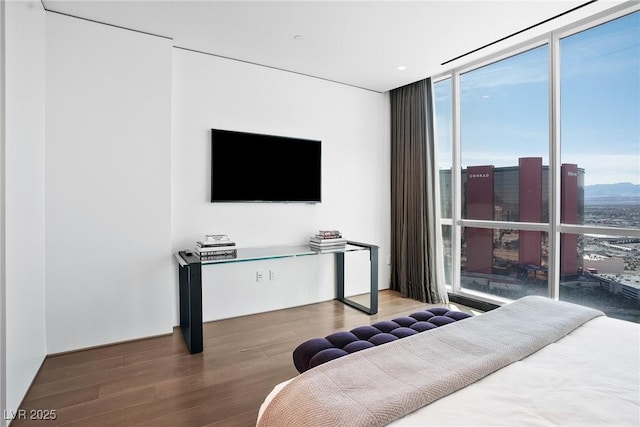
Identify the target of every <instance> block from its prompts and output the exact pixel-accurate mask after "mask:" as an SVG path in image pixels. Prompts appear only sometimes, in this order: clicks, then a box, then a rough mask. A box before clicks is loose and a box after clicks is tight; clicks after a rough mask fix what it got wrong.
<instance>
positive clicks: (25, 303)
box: [2, 1, 46, 411]
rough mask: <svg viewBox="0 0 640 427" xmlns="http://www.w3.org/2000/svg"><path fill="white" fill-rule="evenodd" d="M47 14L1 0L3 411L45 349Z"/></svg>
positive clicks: (19, 394) (12, 406)
mask: <svg viewBox="0 0 640 427" xmlns="http://www.w3.org/2000/svg"><path fill="white" fill-rule="evenodd" d="M44 21H45V12H44V10H43V8H42V4H41V3H40V2H36V1H33V2H31V1H24V2H14V1H10V2H6V4H5V25H6V26H5V31H6V33H5V37H6V38H5V49H6V50H5V54H6V58H5V59H6V76H5V77H6V82H5V97H6V98H5V103H6V104H5V106H6V111H5V114H6V122H5V159H4V160H5V164H4V168H5V170H4V172H5V182H4V185H5V187H4V188H5V189H4V193H5V194H4V195H5V218H4V220H5V224H4V225H5V233H6V234H5V248H4V249H5V251H6V252H5V253H4V256H5V269H6V271H5V274H6V276H5V286H6V289H5V298H6V300H3V301H2V304H3V305H4V310H5V316H6V317H5V321H6V324H5V328H6V343H5V344H6V348H5V349H4V350H5V352H6V354H5V356H6V360H5V363H6V372H3V374H6V377H5V376H4V375H3V378H2V381H6V409H7V410H9V411H12V410H13V411H15V410H16V409H17V408H18V406H19V404H20V402H21V400H22V398H23V397H24V395H25V393H26V391H27V389H28V387H29V386H30V384H31V381H32V380H33V378H34V376H35V374H36V373H37V371H38V369H39V368H40V364H41V363H42V361H43V359H44V357H45V355H46V347H45V293H46V292H45V252H44V246H45V229H44V227H45V216H44V215H45V207H44V199H45V186H44V156H45V144H44V136H45V135H44V132H45V110H44V96H45V87H44V84H45V69H44V65H45V40H44V37H45V34H44Z"/></svg>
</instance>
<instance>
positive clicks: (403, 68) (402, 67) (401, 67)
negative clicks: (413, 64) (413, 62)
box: [398, 65, 407, 71]
mask: <svg viewBox="0 0 640 427" xmlns="http://www.w3.org/2000/svg"><path fill="white" fill-rule="evenodd" d="M406 69H407V67H405V66H404V65H401V66H399V67H398V71H404V70H406Z"/></svg>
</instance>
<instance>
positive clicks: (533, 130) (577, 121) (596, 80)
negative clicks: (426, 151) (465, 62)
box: [434, 12, 640, 185]
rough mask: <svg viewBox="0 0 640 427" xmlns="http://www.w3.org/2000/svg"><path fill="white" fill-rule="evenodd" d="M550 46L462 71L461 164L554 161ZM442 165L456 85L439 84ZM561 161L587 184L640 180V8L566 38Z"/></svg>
mask: <svg viewBox="0 0 640 427" xmlns="http://www.w3.org/2000/svg"><path fill="white" fill-rule="evenodd" d="M548 54H549V53H548V46H546V45H545V46H540V47H538V48H535V49H533V50H530V51H527V52H524V53H522V54H519V55H517V56H514V57H511V58H507V59H505V60H502V61H499V62H497V63H493V64H490V65H487V66H485V67H482V68H479V69H475V70H473V71H470V72H468V73H465V74H462V75H461V79H460V87H461V109H460V110H461V113H460V114H461V161H462V166H463V167H466V166H469V165H494V166H497V167H500V166H515V165H517V164H518V158H519V157H542V158H543V164H545V165H548V163H549V155H548V152H549V142H548V141H549V102H548V81H549V80H548V79H549V71H548ZM434 94H435V100H436V132H437V135H438V136H437V138H438V143H439V148H438V162H439V167H440V168H447V169H448V168H449V167H450V163H451V154H450V145H449V147H446V149H443V148H445V147H443V145H444V144H443V143H442V141H450V140H451V135H450V127H451V84H450V82H449V81H446V82H440V83H437V84H436V85H435V90H434ZM560 98H561V101H560V103H561V106H560V117H561V118H560V122H561V124H560V138H561V161H562V163H575V164H577V165H578V167H580V168H583V169H585V185H593V184H612V183H617V182H631V183H633V184H640V12H635V13H633V14H630V15H627V16H624V17H621V18H618V19H616V20H614V21H610V22H608V23H606V24H603V25H600V26H598V27H594V28H591V29H589V30H585V31H583V32H581V33H577V34H574V35H571V36H568V37H566V38H564V39H561V40H560Z"/></svg>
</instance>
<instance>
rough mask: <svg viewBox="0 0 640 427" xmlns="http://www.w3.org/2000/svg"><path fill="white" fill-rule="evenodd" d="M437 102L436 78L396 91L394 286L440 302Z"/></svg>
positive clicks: (393, 117) (393, 106) (393, 134)
mask: <svg viewBox="0 0 640 427" xmlns="http://www.w3.org/2000/svg"><path fill="white" fill-rule="evenodd" d="M432 105H433V103H432V93H431V80H430V79H426V80H422V81H419V82H416V83H413V84H410V85H407V86H403V87H400V88H398V89H394V90H393V91H391V289H393V290H396V291H399V292H400V295H401V296H403V297H408V298H413V299H416V300H419V301H423V302H427V303H432V304H437V303H446V302H448V297H447V292H446V290H445V287H444V284H443V283H438V281H437V279H436V268H437V266H436V250H440V248H437V247H436V239H435V233H436V230H435V204H434V200H435V198H434V197H435V188H434V182H435V181H434V174H435V171H436V168H435V165H434V155H433V153H434V132H433V114H432V113H433V111H432V110H433V108H432Z"/></svg>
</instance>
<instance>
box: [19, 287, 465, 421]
mask: <svg viewBox="0 0 640 427" xmlns="http://www.w3.org/2000/svg"><path fill="white" fill-rule="evenodd" d="M379 300H380V304H379V305H380V308H379V313H378V314H377V315H375V316H368V315H366V314H364V313H362V312H359V311H357V310H355V309H353V308H351V307H347V306H345V305H344V304H342V303H340V302H337V301H329V302H323V303H319V304H312V305H307V306H303V307H296V308H290V309H286V310H279V311H274V312H270V313H263V314H256V315H252V316H244V317H239V318H234V319H227V320H221V321H216V322H210V323H206V324H205V325H204V352H203V353H200V354H195V355H191V354H189V352H188V350H187V348H186V345H185V343H184V341H183V339H182V335H181V333H180V330H179V329H175V330H174V332H173V334H172V335H166V336H162V337H156V338H149V339H144V340H138V341H133V342H127V343H122V344H116V345H110V346H105V347H100V348H94V349H89V350H83V351H78V352H74V353H68V354H64V355H58V356H50V357H47V358H46V359H45V361H44V363H43V365H42V368H41V369H40V372H39V373H38V375H37V376H36V378H35V380H34V383H33V384H32V386H31V388H30V389H29V391H28V393H27V395H26V397H25V400H24V402H23V404H22V407H21V409H24V410H26V411H27V412H26V413H27V415H29V414H30V412H29V411H31V410H36V409H42V410H45V411H47V410H55V415H56V419H55V420H53V421H39V422H34V421H23V420H18V419H16V420H14V422H13V423H12V424H11V425H12V426H25V425H31V424H38V425H46V426H53V425H74V426H75V425H78V426H80V425H83V426H86V425H90V426H103V425H105V426H111V425H113V426H123V425H133V424H135V425H148V426H254V425H255V422H256V418H257V414H258V409H259V407H260V404H261V403H262V401H263V400H264V398H265V396H266V395H267V394H268V393H269V391H270V390H271V389H272V388H273V387H274V386H275V385H276V384H278V383H280V382H282V381H284V380H287V379H289V378H292V377H294V376H295V375H297V373H298V372H297V371H296V369H295V368H294V366H293V361H292V352H293V350H294V349H295V348H296V347H297V346H298V345H299V344H300V343H302V342H303V341H305V340H307V339H310V338H315V337H322V336H325V335H328V334H330V333H332V332H335V331H339V330H345V329H351V328H353V327H356V326H360V325H365V324H370V323H374V322H376V321H378V320H382V319H390V318H393V317H395V316H397V315H403V314H410V313H412V312H414V311H416V310H421V309H424V308H427V307H428V306H427V305H426V304H424V303H420V302H418V301H414V300H411V299H406V298H401V297H399V295H398V293H396V292H394V291H390V290H385V291H381V292H380V294H379ZM454 308H457V309H459V310H467V309H466V307H461V306H457V307H454ZM44 413H46V412H44Z"/></svg>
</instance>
